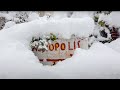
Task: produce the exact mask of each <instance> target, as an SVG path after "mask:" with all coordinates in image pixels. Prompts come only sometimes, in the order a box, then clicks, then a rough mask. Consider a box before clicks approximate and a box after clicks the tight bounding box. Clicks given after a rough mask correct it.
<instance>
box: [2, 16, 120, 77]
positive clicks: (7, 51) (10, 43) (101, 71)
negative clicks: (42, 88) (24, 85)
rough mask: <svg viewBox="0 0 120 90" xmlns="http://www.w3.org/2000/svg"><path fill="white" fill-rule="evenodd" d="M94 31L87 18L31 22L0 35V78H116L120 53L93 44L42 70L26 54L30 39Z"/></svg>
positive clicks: (119, 67)
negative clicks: (47, 34)
mask: <svg viewBox="0 0 120 90" xmlns="http://www.w3.org/2000/svg"><path fill="white" fill-rule="evenodd" d="M93 28H94V22H93V20H92V19H91V18H89V17H85V18H81V19H62V20H49V21H47V20H44V19H43V20H42V19H41V20H35V21H32V22H29V23H23V24H19V25H14V26H13V27H11V28H9V29H4V30H2V31H0V42H1V43H0V78H41V79H42V78H120V61H119V60H120V53H118V52H117V51H115V50H114V49H111V48H109V47H107V46H106V45H103V44H101V43H95V44H94V45H93V46H92V47H91V48H90V49H89V50H83V49H76V51H75V54H74V56H73V57H72V58H69V59H67V60H65V61H63V62H59V63H58V64H57V65H56V66H53V67H51V66H43V65H42V64H41V63H39V61H38V58H37V57H36V56H35V55H34V54H33V52H32V51H31V50H30V46H29V43H30V41H31V38H32V36H38V35H40V34H45V33H50V32H54V33H60V34H62V35H63V37H64V38H69V37H70V35H71V34H73V33H75V34H78V35H79V36H82V35H85V36H88V35H89V34H90V33H91V32H92V31H93Z"/></svg>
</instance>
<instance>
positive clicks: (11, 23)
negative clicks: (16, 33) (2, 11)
mask: <svg viewBox="0 0 120 90" xmlns="http://www.w3.org/2000/svg"><path fill="white" fill-rule="evenodd" d="M15 24H16V23H15V22H13V21H9V22H6V23H5V26H4V28H3V29H7V28H10V27H12V26H14V25H15Z"/></svg>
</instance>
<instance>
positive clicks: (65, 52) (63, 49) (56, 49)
mask: <svg viewBox="0 0 120 90" xmlns="http://www.w3.org/2000/svg"><path fill="white" fill-rule="evenodd" d="M76 48H83V49H88V41H87V40H86V39H85V40H81V39H59V40H56V41H53V42H52V43H51V44H49V45H48V51H45V52H41V51H39V50H34V51H33V52H34V53H35V55H36V56H38V58H39V59H66V58H69V57H71V56H72V55H73V54H74V50H75V49H76Z"/></svg>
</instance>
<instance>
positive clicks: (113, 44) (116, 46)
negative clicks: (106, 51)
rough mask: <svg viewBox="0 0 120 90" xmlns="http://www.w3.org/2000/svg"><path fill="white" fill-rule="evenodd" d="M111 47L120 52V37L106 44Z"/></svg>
mask: <svg viewBox="0 0 120 90" xmlns="http://www.w3.org/2000/svg"><path fill="white" fill-rule="evenodd" d="M106 45H107V46H109V47H110V48H112V49H114V50H116V51H118V52H120V38H118V39H116V40H115V41H112V42H111V43H110V44H106Z"/></svg>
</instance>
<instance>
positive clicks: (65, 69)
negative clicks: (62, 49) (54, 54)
mask: <svg viewBox="0 0 120 90" xmlns="http://www.w3.org/2000/svg"><path fill="white" fill-rule="evenodd" d="M113 53H114V54H113ZM119 58H120V53H117V52H116V51H114V50H113V49H111V48H109V47H107V46H106V45H103V44H101V43H94V44H93V46H92V47H91V48H90V49H89V50H83V49H76V51H75V53H74V56H73V57H72V58H69V59H66V60H65V61H64V62H60V63H58V64H57V65H56V66H55V67H54V68H53V71H55V72H57V73H59V74H61V76H63V77H64V78H68V79H69V78H82V79H84V78H85V79H90V78H92V79H95V78H99V79H100V78H120V77H119V75H120V71H119V70H120V66H119V65H120V59H119Z"/></svg>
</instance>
